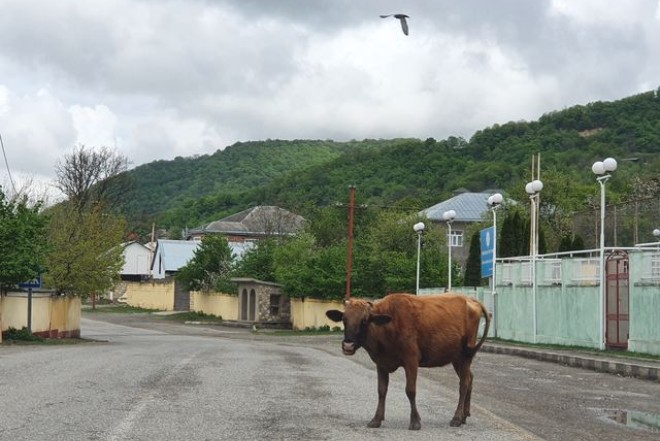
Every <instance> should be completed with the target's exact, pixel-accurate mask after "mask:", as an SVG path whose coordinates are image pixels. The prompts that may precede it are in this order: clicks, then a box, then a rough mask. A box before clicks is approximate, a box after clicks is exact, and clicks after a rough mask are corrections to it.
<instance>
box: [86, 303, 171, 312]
mask: <svg viewBox="0 0 660 441" xmlns="http://www.w3.org/2000/svg"><path fill="white" fill-rule="evenodd" d="M82 311H83V312H84V313H90V314H97V313H99V314H106V313H110V314H112V313H119V314H143V313H149V312H159V310H158V309H147V308H139V307H137V306H129V305H122V304H119V305H104V306H99V305H97V307H96V309H92V307H91V306H88V307H83V308H82Z"/></svg>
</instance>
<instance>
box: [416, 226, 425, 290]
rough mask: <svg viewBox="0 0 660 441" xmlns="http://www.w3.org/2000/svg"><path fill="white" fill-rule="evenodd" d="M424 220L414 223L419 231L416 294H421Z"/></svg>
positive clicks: (417, 231)
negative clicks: (420, 272) (420, 269)
mask: <svg viewBox="0 0 660 441" xmlns="http://www.w3.org/2000/svg"><path fill="white" fill-rule="evenodd" d="M424 227H425V225H424V222H417V223H416V224H415V225H413V230H415V233H417V289H416V290H415V294H416V295H419V256H420V254H421V251H422V233H423V232H424Z"/></svg>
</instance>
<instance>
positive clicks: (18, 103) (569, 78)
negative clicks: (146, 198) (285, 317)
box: [0, 0, 660, 188]
mask: <svg viewBox="0 0 660 441" xmlns="http://www.w3.org/2000/svg"><path fill="white" fill-rule="evenodd" d="M1 4H2V10H1V13H0V135H1V136H2V140H3V142H4V146H5V153H6V157H7V162H8V163H9V168H10V171H11V174H12V176H13V178H14V180H15V181H18V182H19V183H20V182H21V180H24V179H26V178H30V177H31V178H32V179H33V181H35V182H48V180H52V178H53V176H54V166H55V164H56V162H57V161H58V159H62V158H63V156H64V154H66V153H68V152H71V150H72V148H73V147H74V146H76V145H78V144H84V145H86V146H89V147H96V146H108V147H112V148H116V149H117V151H119V152H120V153H122V154H124V155H126V156H127V157H128V158H129V160H130V161H131V162H132V165H133V166H136V165H139V164H143V163H145V162H150V161H154V160H158V159H168V160H169V159H173V158H174V157H176V156H192V155H197V154H205V153H213V152H214V151H216V150H217V149H222V148H224V147H226V146H228V145H231V144H233V143H235V142H237V141H250V140H261V139H267V138H272V139H275V138H280V139H296V138H313V139H335V140H350V139H363V138H390V137H416V138H420V139H425V138H427V137H434V138H436V139H443V138H446V137H447V136H450V135H454V136H463V137H465V138H467V139H469V138H470V136H471V135H472V134H473V133H474V132H475V131H476V130H479V129H482V128H484V127H486V126H490V125H492V124H495V123H505V122H507V121H511V120H534V119H537V118H538V117H539V116H541V115H542V114H543V113H545V112H548V111H552V110H557V109H562V108H565V107H568V106H571V105H575V104H586V103H589V102H592V101H596V100H614V99H618V98H622V97H625V96H628V95H632V94H635V93H639V92H643V91H648V90H652V89H656V88H658V86H660V8H659V5H658V0H625V1H624V0H533V1H531V0H460V1H459V0H452V1H447V0H407V1H404V0H399V1H394V0H334V1H331V0H94V1H89V0H57V1H52V0H2V2H1ZM399 12H402V13H406V14H408V15H409V16H410V18H409V26H410V35H409V36H407V37H406V36H405V35H403V33H402V32H401V27H400V26H399V23H398V21H397V20H395V19H394V18H388V19H381V18H379V14H389V13H399ZM7 182H8V173H7V167H6V165H5V163H4V158H2V157H0V184H1V185H4V186H5V188H7V186H8V183H7Z"/></svg>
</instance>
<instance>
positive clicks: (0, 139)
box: [0, 134, 18, 194]
mask: <svg viewBox="0 0 660 441" xmlns="http://www.w3.org/2000/svg"><path fill="white" fill-rule="evenodd" d="M0 146H2V156H3V157H4V158H5V167H6V168H7V175H8V176H9V182H10V183H11V186H12V188H13V189H14V194H18V192H17V191H16V185H15V184H14V179H13V178H12V177H11V171H9V162H7V153H6V152H5V143H4V142H2V134H0Z"/></svg>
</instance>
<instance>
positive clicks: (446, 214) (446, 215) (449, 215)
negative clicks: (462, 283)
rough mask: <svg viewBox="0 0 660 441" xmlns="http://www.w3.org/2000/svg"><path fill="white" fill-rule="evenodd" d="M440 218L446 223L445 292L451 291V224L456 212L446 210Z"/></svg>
mask: <svg viewBox="0 0 660 441" xmlns="http://www.w3.org/2000/svg"><path fill="white" fill-rule="evenodd" d="M442 218H443V219H444V220H445V222H447V254H448V255H449V258H448V264H447V292H450V291H451V239H452V237H451V223H452V222H454V219H455V218H456V211H454V210H448V211H445V212H444V213H443V214H442Z"/></svg>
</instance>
